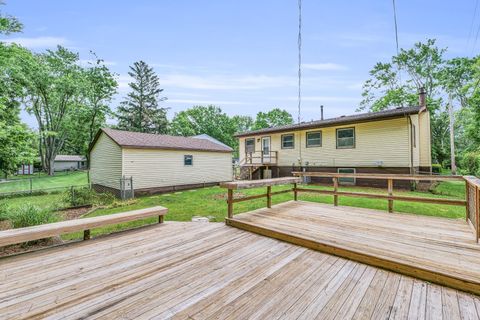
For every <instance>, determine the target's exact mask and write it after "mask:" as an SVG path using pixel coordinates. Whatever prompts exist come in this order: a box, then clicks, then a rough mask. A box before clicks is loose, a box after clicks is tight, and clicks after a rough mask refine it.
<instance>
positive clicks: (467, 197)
mask: <svg viewBox="0 0 480 320" xmlns="http://www.w3.org/2000/svg"><path fill="white" fill-rule="evenodd" d="M475 197H476V195H474V199H473V201H474V202H475ZM465 200H466V201H467V207H466V208H465V221H467V222H468V219H469V217H470V184H469V183H468V181H467V180H465Z"/></svg>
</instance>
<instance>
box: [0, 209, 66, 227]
mask: <svg viewBox="0 0 480 320" xmlns="http://www.w3.org/2000/svg"><path fill="white" fill-rule="evenodd" d="M4 209H5V208H4ZM1 214H2V213H1V212H0V215H1ZM2 217H3V218H5V219H6V220H10V222H11V223H12V225H13V227H14V228H25V227H30V226H36V225H40V224H45V223H52V222H56V221H59V216H58V215H57V214H56V213H55V212H52V211H50V210H48V209H41V208H39V207H37V206H34V205H31V204H26V205H23V206H21V207H19V208H15V209H12V208H8V206H7V207H6V209H5V211H3V215H2Z"/></svg>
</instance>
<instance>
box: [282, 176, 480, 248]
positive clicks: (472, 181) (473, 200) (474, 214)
mask: <svg viewBox="0 0 480 320" xmlns="http://www.w3.org/2000/svg"><path fill="white" fill-rule="evenodd" d="M292 174H293V175H294V176H296V177H319V178H332V181H333V190H318V189H308V188H297V192H314V193H322V194H331V195H333V205H334V206H338V198H339V196H346V197H360V198H373V199H384V200H387V201H388V209H387V210H388V212H393V202H394V201H395V200H397V201H407V202H421V203H433V204H444V205H455V206H462V207H465V209H466V210H465V219H466V221H467V222H468V223H469V224H471V225H472V227H473V228H474V230H475V236H476V241H477V242H478V241H479V238H480V233H479V232H480V225H479V222H480V221H479V220H480V219H479V218H478V214H479V213H478V212H479V210H480V209H479V205H480V200H479V186H480V180H479V179H476V178H475V177H463V176H432V175H402V174H396V175H389V174H369V173H363V174H362V173H351V174H350V173H329V172H292ZM341 178H354V179H374V180H386V181H387V193H388V194H376V193H366V192H350V191H339V190H338V186H339V179H341ZM396 180H400V181H416V182H418V181H464V182H465V186H466V187H465V188H466V197H465V200H460V199H445V198H425V197H414V196H399V195H394V193H393V191H394V190H393V182H394V181H396Z"/></svg>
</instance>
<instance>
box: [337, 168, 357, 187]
mask: <svg viewBox="0 0 480 320" xmlns="http://www.w3.org/2000/svg"><path fill="white" fill-rule="evenodd" d="M337 172H338V173H353V174H355V169H354V168H338V170H337ZM338 182H339V183H340V184H343V185H354V184H355V182H356V181H355V178H338Z"/></svg>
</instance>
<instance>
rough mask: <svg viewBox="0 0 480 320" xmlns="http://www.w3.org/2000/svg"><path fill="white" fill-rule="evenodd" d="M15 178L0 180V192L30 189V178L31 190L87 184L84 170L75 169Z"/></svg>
mask: <svg viewBox="0 0 480 320" xmlns="http://www.w3.org/2000/svg"><path fill="white" fill-rule="evenodd" d="M19 177H20V178H18V179H15V180H9V181H6V182H0V194H1V193H10V192H21V191H29V190H30V178H32V190H33V191H39V190H42V191H49V190H50V191H52V190H55V189H61V188H66V187H70V186H81V185H86V184H88V176H87V172H86V171H75V172H71V173H59V174H58V175H55V176H46V175H41V176H37V175H32V176H19Z"/></svg>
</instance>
